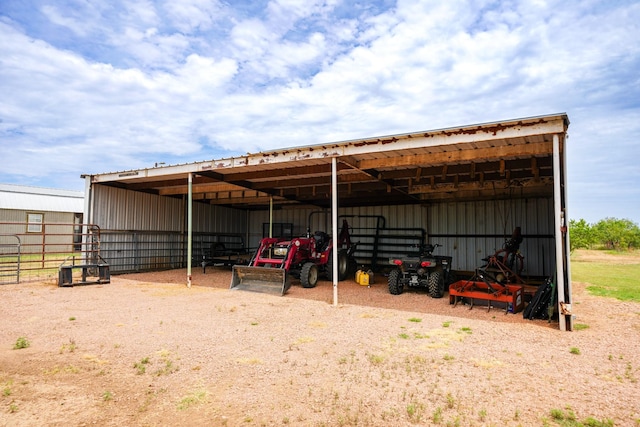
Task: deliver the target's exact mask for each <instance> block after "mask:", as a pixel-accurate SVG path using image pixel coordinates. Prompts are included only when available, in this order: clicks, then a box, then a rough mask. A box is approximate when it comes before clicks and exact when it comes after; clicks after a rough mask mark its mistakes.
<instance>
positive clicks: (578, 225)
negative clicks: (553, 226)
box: [569, 219, 596, 252]
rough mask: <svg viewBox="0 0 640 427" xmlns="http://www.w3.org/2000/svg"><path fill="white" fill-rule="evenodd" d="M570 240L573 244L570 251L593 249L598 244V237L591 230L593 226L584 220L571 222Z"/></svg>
mask: <svg viewBox="0 0 640 427" xmlns="http://www.w3.org/2000/svg"><path fill="white" fill-rule="evenodd" d="M569 238H570V242H571V247H570V250H571V251H572V252H573V250H574V249H581V248H582V249H591V247H592V246H593V244H594V243H596V237H595V235H594V233H593V230H592V229H591V225H590V224H588V223H587V221H585V220H584V219H579V220H578V221H576V220H573V219H572V220H569Z"/></svg>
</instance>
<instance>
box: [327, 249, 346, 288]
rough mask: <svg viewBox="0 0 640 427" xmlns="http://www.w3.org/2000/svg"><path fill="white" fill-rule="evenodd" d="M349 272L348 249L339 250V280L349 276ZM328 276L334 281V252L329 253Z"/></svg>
mask: <svg viewBox="0 0 640 427" xmlns="http://www.w3.org/2000/svg"><path fill="white" fill-rule="evenodd" d="M348 273H349V255H347V251H345V250H340V251H338V282H341V281H342V280H344V279H346V278H347V274H348ZM327 278H328V279H329V280H330V281H333V253H330V254H329V260H328V261H327Z"/></svg>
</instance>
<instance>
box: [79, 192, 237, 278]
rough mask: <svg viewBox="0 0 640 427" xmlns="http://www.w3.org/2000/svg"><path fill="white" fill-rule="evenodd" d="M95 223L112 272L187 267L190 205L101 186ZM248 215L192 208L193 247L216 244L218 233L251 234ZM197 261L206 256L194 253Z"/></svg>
mask: <svg viewBox="0 0 640 427" xmlns="http://www.w3.org/2000/svg"><path fill="white" fill-rule="evenodd" d="M92 197H93V203H92V206H93V207H92V210H93V218H92V219H91V221H92V223H93V224H96V225H97V226H99V227H100V229H101V238H100V240H101V254H102V255H103V257H104V258H105V260H107V262H109V264H110V268H111V271H112V272H116V273H117V272H128V271H144V270H158V269H167V268H179V267H184V266H185V265H186V253H187V252H186V248H187V245H186V229H187V225H186V220H185V218H186V201H185V200H183V199H176V198H171V197H162V196H157V195H153V194H147V193H140V192H134V191H128V190H123V189H119V188H114V187H107V186H103V185H96V186H94V187H93V189H92ZM246 230H247V215H246V213H245V212H244V211H239V210H235V209H229V208H225V207H218V206H212V205H209V204H204V203H198V202H195V203H193V231H194V233H200V234H198V235H197V236H194V246H195V245H200V246H199V248H202V247H203V245H204V244H205V243H203V242H210V241H217V239H216V238H215V236H212V235H215V234H216V233H224V234H234V233H235V234H240V235H242V236H243V238H244V236H245V235H246ZM193 256H194V259H195V262H196V263H198V262H200V260H201V259H202V254H201V253H195V252H194V254H193Z"/></svg>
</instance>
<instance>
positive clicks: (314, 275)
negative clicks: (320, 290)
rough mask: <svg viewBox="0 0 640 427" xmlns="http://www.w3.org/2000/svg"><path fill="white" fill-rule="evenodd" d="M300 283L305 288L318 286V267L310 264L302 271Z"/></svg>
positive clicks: (303, 267)
mask: <svg viewBox="0 0 640 427" xmlns="http://www.w3.org/2000/svg"><path fill="white" fill-rule="evenodd" d="M300 283H301V284H302V287H303V288H315V287H316V285H317V284H318V266H317V265H315V264H314V263H312V262H308V263H306V264H304V265H303V266H302V269H301V270H300Z"/></svg>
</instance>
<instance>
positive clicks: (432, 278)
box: [429, 267, 444, 298]
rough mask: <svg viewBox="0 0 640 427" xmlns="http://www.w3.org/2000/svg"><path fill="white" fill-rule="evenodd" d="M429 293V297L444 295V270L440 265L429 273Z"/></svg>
mask: <svg viewBox="0 0 640 427" xmlns="http://www.w3.org/2000/svg"><path fill="white" fill-rule="evenodd" d="M429 295H430V296H431V298H442V297H443V296H444V271H443V270H442V268H441V267H438V268H436V269H434V270H433V271H432V272H430V273H429Z"/></svg>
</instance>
